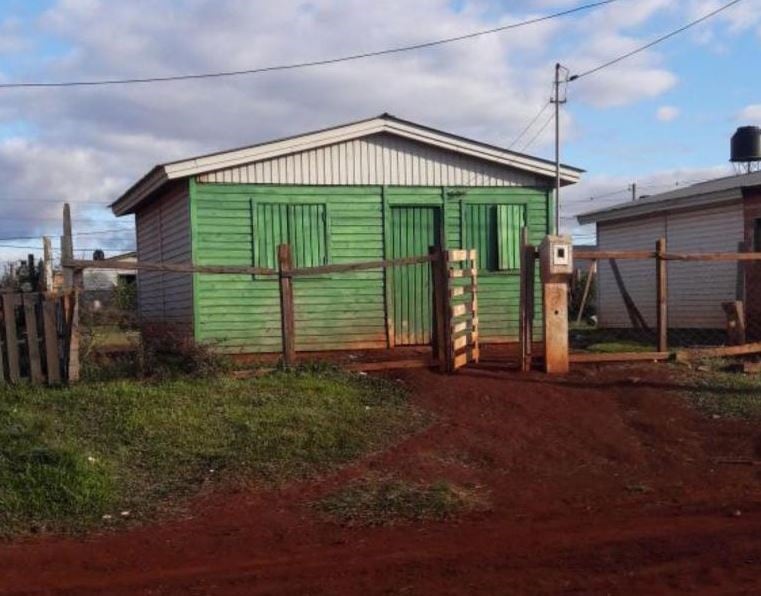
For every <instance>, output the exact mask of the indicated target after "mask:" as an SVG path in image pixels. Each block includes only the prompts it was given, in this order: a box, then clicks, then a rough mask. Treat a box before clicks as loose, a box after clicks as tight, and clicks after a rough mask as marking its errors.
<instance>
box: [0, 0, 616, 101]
mask: <svg viewBox="0 0 761 596" xmlns="http://www.w3.org/2000/svg"><path fill="white" fill-rule="evenodd" d="M617 1H618V0H602V1H600V2H592V3H589V4H583V5H581V6H577V7H575V8H570V9H568V10H563V11H560V12H556V13H553V14H549V15H545V16H542V17H536V18H533V19H528V20H525V21H520V22H518V23H512V24H510V25H503V26H501V27H494V28H492V29H485V30H482V31H475V32H473V33H467V34H465V35H458V36H456V37H447V38H443V39H437V40H433V41H426V42H422V43H416V44H412V45H407V46H399V47H395V48H388V49H385V50H377V51H374V52H363V53H358V54H350V55H348V56H340V57H335V58H327V59H324V60H312V61H309V62H297V63H292V64H280V65H275V66H264V67H260V68H249V69H245V70H228V71H220V72H207V73H196V74H185V75H169V76H163V77H160V76H157V77H140V78H128V79H101V80H92V81H81V80H80V81H60V82H50V81H37V82H34V81H31V82H19V83H2V84H0V89H21V88H31V87H35V88H40V87H42V88H52V87H95V86H103V85H130V84H144V83H166V82H170V81H187V80H195V79H212V78H222V77H236V76H243V75H253V74H261V73H265V72H275V71H281V70H296V69H301V68H313V67H316V66H327V65H329V64H336V63H339V62H349V61H354V60H362V59H365V58H372V57H375V56H386V55H389V54H399V53H402V52H411V51H414V50H421V49H424V48H431V47H435V46H440V45H444V44H448V43H454V42H458V41H464V40H466V39H473V38H475V37H481V36H483V35H491V34H493V33H500V32H502V31H508V30H510V29H517V28H519V27H525V26H527V25H533V24H536V23H541V22H544V21H549V20H551V19H556V18H559V17H564V16H568V15H571V14H574V13H577V12H581V11H584V10H590V9H593V8H597V7H599V6H604V5H606V4H612V3H613V2H617Z"/></svg>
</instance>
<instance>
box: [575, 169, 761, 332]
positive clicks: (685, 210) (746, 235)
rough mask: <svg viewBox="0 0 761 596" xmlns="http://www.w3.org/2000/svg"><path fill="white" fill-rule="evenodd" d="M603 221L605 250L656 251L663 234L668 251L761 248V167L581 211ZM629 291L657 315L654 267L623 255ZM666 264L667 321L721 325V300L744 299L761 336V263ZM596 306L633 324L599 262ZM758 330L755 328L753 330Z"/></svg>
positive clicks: (613, 320)
mask: <svg viewBox="0 0 761 596" xmlns="http://www.w3.org/2000/svg"><path fill="white" fill-rule="evenodd" d="M578 220H579V223H581V224H591V223H594V224H596V226H597V246H598V248H599V250H602V251H605V250H643V249H645V250H655V243H656V241H657V240H658V239H659V238H665V239H666V241H667V248H668V251H669V252H674V253H678V252H682V253H700V252H737V251H738V249H739V248H740V247H741V246H743V247H744V248H746V250H747V248H751V249H752V250H754V251H759V252H761V172H755V173H750V174H742V175H737V176H728V177H725V178H718V179H715V180H709V181H707V182H702V183H700V184H695V185H692V186H687V187H683V188H679V189H676V190H672V191H669V192H665V193H662V194H658V195H653V196H649V197H646V198H642V199H639V200H636V201H631V202H629V203H624V204H620V205H616V206H614V207H610V208H607V209H601V210H598V211H593V212H591V213H586V214H584V215H580V216H579V218H578ZM618 266H619V268H620V271H621V274H622V278H623V280H624V283H625V286H626V289H627V290H628V292H629V293H630V294H631V296H632V298H633V300H634V302H635V304H636V305H637V307H638V309H639V310H640V312H641V313H642V315H643V317H644V318H645V320H646V321H647V323H648V325H651V326H653V325H654V324H655V320H656V285H655V283H656V282H655V279H656V278H655V265H654V262H653V260H652V259H650V260H647V261H624V260H620V261H618ZM744 267H745V273H744V274H743V271H742V268H743V265H738V264H737V263H736V262H676V261H672V262H669V263H668V308H669V327H670V328H682V329H723V328H724V327H725V325H726V316H725V314H724V311H723V310H722V306H721V304H722V302H725V301H731V300H735V299H738V298H739V299H743V300H745V306H746V311H747V317H748V327H749V330H750V331H752V332H754V333H755V334H756V335H758V334H761V269H760V267H761V264H759V263H758V262H754V263H753V264H751V263H748V264H746V265H744ZM597 288H598V296H597V310H598V316H599V324H600V326H603V327H630V326H631V323H630V320H629V316H628V314H627V310H626V308H625V306H624V302H623V300H622V298H621V293H620V290H619V288H618V285H617V283H616V281H615V278H614V275H613V272H612V270H611V267H610V265H609V264H608V262H607V261H601V262H600V264H599V281H598V285H597ZM754 330H755V331H754Z"/></svg>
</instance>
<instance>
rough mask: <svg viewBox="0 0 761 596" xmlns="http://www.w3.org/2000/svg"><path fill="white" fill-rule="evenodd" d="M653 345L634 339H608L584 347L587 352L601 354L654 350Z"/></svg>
mask: <svg viewBox="0 0 761 596" xmlns="http://www.w3.org/2000/svg"><path fill="white" fill-rule="evenodd" d="M655 349H656V348H655V347H654V346H652V345H650V344H645V343H642V342H636V341H609V342H600V343H594V344H590V345H588V346H587V347H586V350H587V351H589V352H596V353H603V354H618V353H621V352H654V351H655Z"/></svg>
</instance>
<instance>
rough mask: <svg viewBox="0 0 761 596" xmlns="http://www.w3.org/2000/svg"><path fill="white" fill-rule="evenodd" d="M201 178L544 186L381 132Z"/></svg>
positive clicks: (520, 174) (515, 172)
mask: <svg viewBox="0 0 761 596" xmlns="http://www.w3.org/2000/svg"><path fill="white" fill-rule="evenodd" d="M198 181H199V182H209V183H235V184H301V185H384V184H386V185H395V186H471V187H472V186H543V185H546V181H541V180H539V179H538V178H537V177H536V176H534V175H533V174H530V173H527V172H524V171H520V170H518V169H515V170H513V169H510V168H506V167H505V166H503V165H498V164H495V163H491V162H488V161H486V160H481V159H477V158H473V157H469V156H467V155H462V154H459V153H455V152H453V151H447V150H444V149H439V148H436V147H431V146H429V145H424V144H422V143H419V142H416V141H412V140H409V139H404V138H401V137H399V136H396V135H391V134H387V133H380V134H376V135H370V136H368V137H364V138H361V139H356V140H353V141H348V142H343V143H336V144H334V145H329V146H327V147H322V148H319V149H312V150H309V151H303V152H298V153H292V154H290V155H286V156H283V157H278V158H276V159H271V160H264V161H260V162H256V163H253V164H247V165H243V166H237V167H234V168H228V169H223V170H218V171H216V172H212V173H209V174H203V175H200V176H198Z"/></svg>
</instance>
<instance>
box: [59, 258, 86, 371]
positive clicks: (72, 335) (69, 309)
mask: <svg viewBox="0 0 761 596" xmlns="http://www.w3.org/2000/svg"><path fill="white" fill-rule="evenodd" d="M74 283H75V284H76V289H75V290H74V292H73V293H72V294H70V295H68V296H62V297H61V298H60V300H61V312H62V313H63V316H64V325H63V329H64V346H65V347H66V353H65V355H64V362H65V364H66V366H65V370H66V380H67V381H70V382H74V383H76V382H77V381H79V377H80V361H79V300H80V295H81V291H82V289H81V287H82V277H81V271H77V272H75V274H74Z"/></svg>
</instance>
